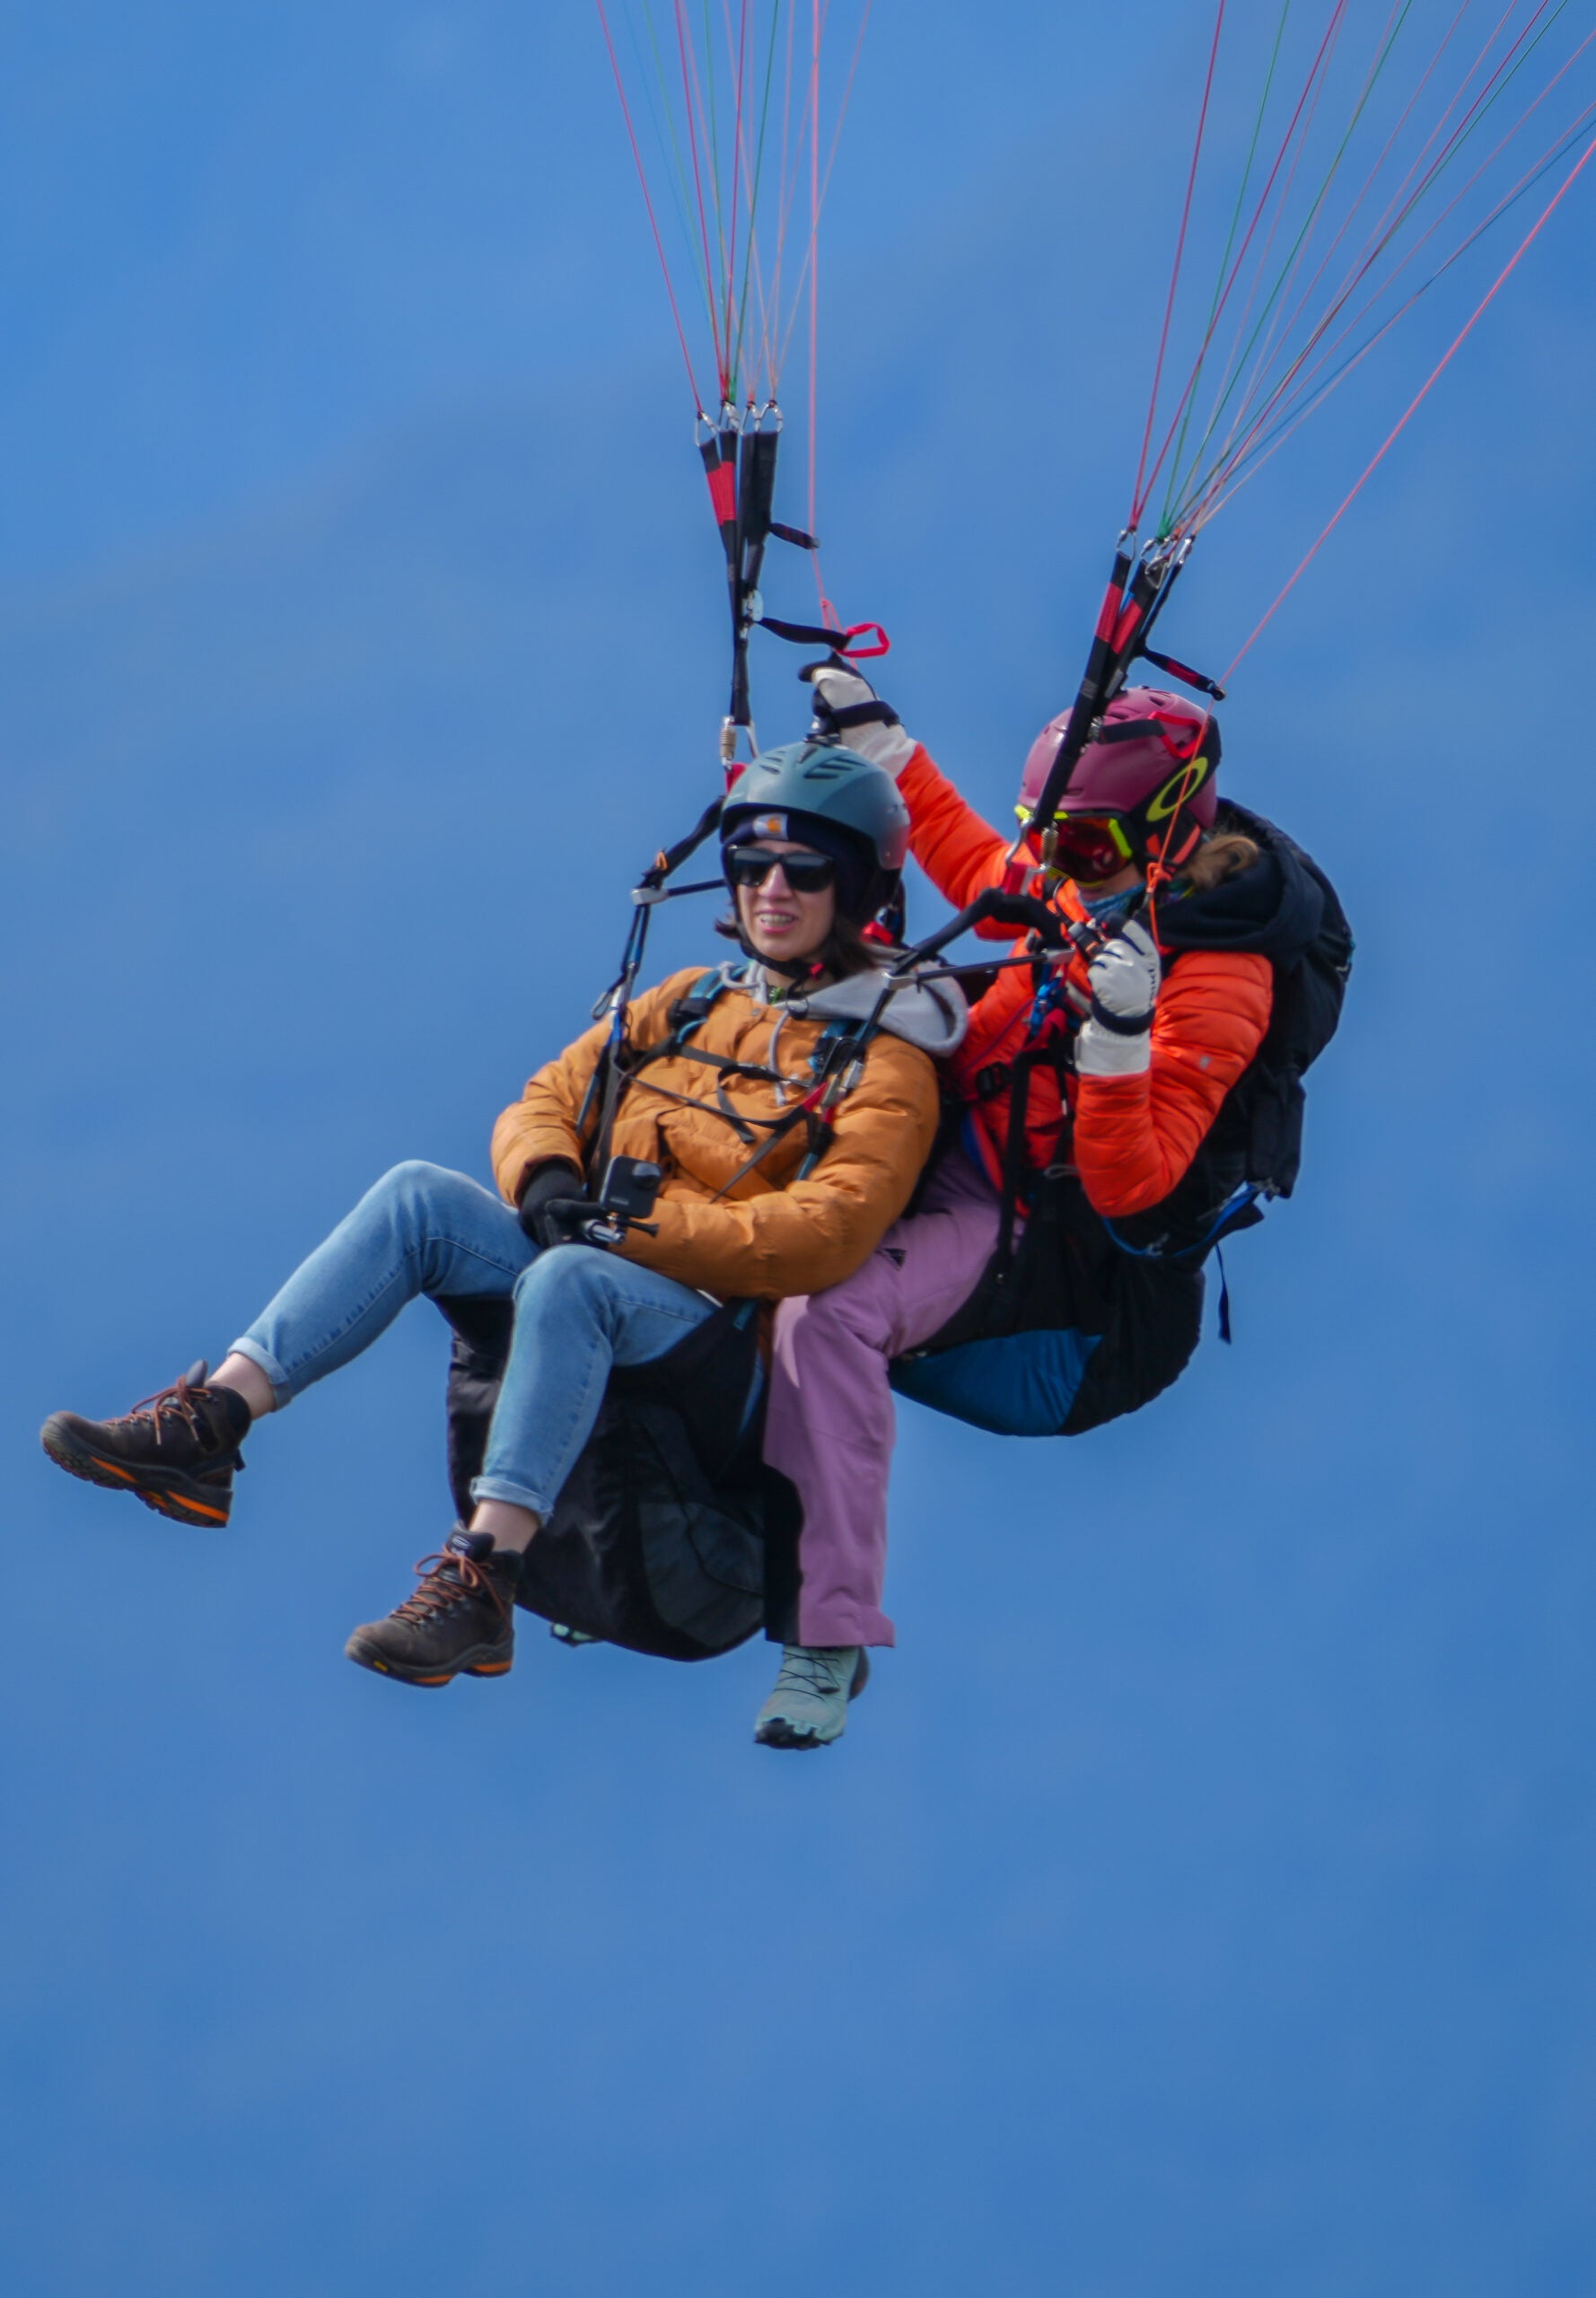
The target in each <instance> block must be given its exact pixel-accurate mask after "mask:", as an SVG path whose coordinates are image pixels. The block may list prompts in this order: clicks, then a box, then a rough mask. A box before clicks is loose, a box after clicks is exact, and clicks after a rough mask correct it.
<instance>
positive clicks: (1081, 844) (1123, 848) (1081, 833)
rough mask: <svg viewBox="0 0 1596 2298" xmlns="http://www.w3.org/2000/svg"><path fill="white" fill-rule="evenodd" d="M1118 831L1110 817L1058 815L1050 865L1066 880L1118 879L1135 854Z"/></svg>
mask: <svg viewBox="0 0 1596 2298" xmlns="http://www.w3.org/2000/svg"><path fill="white" fill-rule="evenodd" d="M1117 828H1118V820H1117V818H1116V817H1115V816H1114V815H1112V814H1102V815H1092V814H1074V815H1069V816H1064V815H1060V817H1059V819H1058V820H1057V822H1056V823H1055V824H1054V829H1055V832H1056V835H1055V838H1054V845H1053V864H1054V867H1055V869H1058V870H1062V871H1063V872H1064V873H1065V876H1066V877H1070V878H1085V879H1087V880H1088V881H1091V882H1092V883H1095V882H1096V881H1098V880H1099V879H1101V878H1115V877H1118V874H1119V873H1120V871H1121V870H1123V869H1124V867H1125V865H1126V864H1127V862H1128V861H1129V860H1130V859H1131V856H1132V855H1133V853H1134V851H1135V849H1134V847H1133V846H1131V842H1130V840H1129V838H1127V837H1126V835H1125V833H1124V831H1123V830H1120V832H1119V835H1118V838H1116V836H1115V835H1114V832H1115V829H1117Z"/></svg>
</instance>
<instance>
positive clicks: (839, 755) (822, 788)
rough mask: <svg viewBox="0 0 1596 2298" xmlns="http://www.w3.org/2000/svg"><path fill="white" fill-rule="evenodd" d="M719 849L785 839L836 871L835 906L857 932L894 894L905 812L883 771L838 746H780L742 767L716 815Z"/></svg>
mask: <svg viewBox="0 0 1596 2298" xmlns="http://www.w3.org/2000/svg"><path fill="white" fill-rule="evenodd" d="M720 828H721V845H722V846H723V847H725V846H738V845H742V844H744V843H746V842H747V841H749V840H750V839H755V838H791V839H793V840H794V843H795V844H799V845H803V846H813V847H814V848H815V850H816V851H817V853H820V854H829V855H831V856H832V858H833V860H835V861H836V862H837V864H838V870H837V906H838V908H840V909H841V911H842V913H843V915H844V916H845V917H851V918H853V920H854V921H855V924H856V925H864V923H865V921H866V920H867V919H869V918H871V917H874V915H875V913H876V911H877V910H878V909H880V908H881V905H882V904H883V902H885V901H888V900H890V898H891V896H892V895H893V893H895V892H896V890H897V883H898V873H899V871H900V870H901V869H902V867H903V865H904V863H905V862H906V861H907V859H908V833H909V820H908V807H907V806H906V805H905V804H904V803H903V799H902V796H901V794H899V788H898V785H897V783H896V782H894V781H893V779H892V777H891V776H890V774H889V773H888V772H887V770H886V768H885V767H881V766H874V765H873V764H872V763H871V761H870V759H867V758H861V757H860V756H859V753H858V752H857V750H844V749H843V747H842V745H841V744H840V743H838V742H828V741H806V742H784V743H783V744H782V745H781V747H780V749H779V750H765V751H763V752H762V753H761V754H760V756H759V757H758V758H757V759H755V760H754V761H753V763H752V765H751V766H745V767H743V769H742V772H741V774H740V775H739V776H738V777H737V779H736V781H735V782H734V783H733V784H732V787H731V789H730V790H729V791H728V792H727V794H726V802H725V803H724V805H723V807H722V809H721V825H720Z"/></svg>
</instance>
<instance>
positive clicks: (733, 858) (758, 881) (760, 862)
mask: <svg viewBox="0 0 1596 2298" xmlns="http://www.w3.org/2000/svg"><path fill="white" fill-rule="evenodd" d="M725 864H726V876H727V878H728V879H729V880H730V881H731V882H732V885H734V886H749V887H753V886H762V885H763V884H764V883H765V881H766V880H767V878H768V877H769V875H770V873H771V872H772V871H773V870H774V869H776V866H777V865H778V864H779V865H780V868H781V873H782V875H783V877H784V878H785V880H786V881H787V883H788V885H789V886H790V887H791V888H792V890H793V891H794V893H795V894H823V893H824V892H825V890H826V889H827V887H828V886H834V885H835V884H836V883H837V864H836V863H835V862H834V861H833V860H832V859H831V856H830V855H829V854H772V853H771V852H770V851H769V849H768V847H767V846H727V848H726V853H725Z"/></svg>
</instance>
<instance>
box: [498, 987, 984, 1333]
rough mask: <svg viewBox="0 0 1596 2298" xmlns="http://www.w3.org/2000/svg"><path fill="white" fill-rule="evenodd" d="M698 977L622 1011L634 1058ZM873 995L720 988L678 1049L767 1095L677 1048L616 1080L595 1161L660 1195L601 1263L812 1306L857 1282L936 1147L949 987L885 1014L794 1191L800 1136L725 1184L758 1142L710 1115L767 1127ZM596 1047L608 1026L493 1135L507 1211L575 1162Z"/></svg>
mask: <svg viewBox="0 0 1596 2298" xmlns="http://www.w3.org/2000/svg"><path fill="white" fill-rule="evenodd" d="M701 978H702V976H701V974H700V973H699V972H698V971H697V969H690V970H688V971H687V972H685V973H679V974H673V975H672V976H671V978H670V979H669V980H667V981H662V982H661V983H660V984H659V986H658V987H657V988H654V989H651V990H649V991H647V992H646V993H645V996H641V997H639V998H638V999H636V1002H635V1003H634V1004H633V1005H632V1008H631V1012H630V1015H629V1035H630V1040H631V1043H632V1045H633V1047H634V1048H637V1049H639V1050H641V1049H644V1048H648V1047H650V1046H656V1045H659V1044H661V1043H662V1041H663V1040H664V1039H667V1038H668V1037H669V1036H670V1035H671V1027H672V1024H671V1018H670V1016H671V1007H672V1005H673V1004H675V1003H676V1001H677V999H678V998H680V997H684V996H687V995H688V992H689V991H690V990H693V989H694V988H695V987H697V983H698V982H699V980H700V979H701ZM879 986H880V985H879V978H878V977H876V976H874V975H873V974H862V975H861V974H855V975H854V976H852V977H850V978H848V979H847V980H845V981H841V982H837V983H835V984H833V985H831V986H830V987H828V988H825V989H822V990H819V991H817V992H815V993H813V994H812V995H811V996H808V997H807V998H804V997H799V996H793V995H790V994H789V995H788V996H785V999H784V1000H783V1001H782V1002H779V1003H774V1002H772V1000H771V998H770V996H769V984H768V983H767V978H766V976H765V974H764V972H763V970H762V969H761V968H759V967H758V966H750V967H749V968H747V969H745V970H744V971H743V972H741V974H739V975H735V976H731V975H729V978H728V986H727V987H725V988H724V989H723V991H722V992H721V994H720V996H718V997H716V999H715V1003H714V1004H713V1005H712V1006H711V1007H710V1009H709V1013H708V1014H707V1016H706V1019H705V1021H704V1022H702V1023H701V1024H700V1026H699V1027H698V1029H697V1030H696V1031H694V1033H693V1036H692V1038H691V1040H690V1045H691V1046H692V1047H696V1048H698V1049H699V1050H700V1051H701V1052H704V1053H712V1054H719V1055H723V1056H725V1057H729V1058H731V1059H732V1060H734V1061H741V1062H747V1063H749V1064H750V1065H752V1066H756V1067H759V1068H769V1069H775V1070H778V1071H779V1072H780V1074H781V1077H782V1079H783V1081H784V1082H783V1083H782V1085H781V1086H780V1087H777V1086H776V1084H774V1083H771V1082H770V1081H769V1080H767V1079H765V1078H761V1077H738V1076H729V1077H728V1076H723V1075H722V1074H720V1073H718V1072H717V1071H715V1069H714V1068H711V1067H709V1066H706V1064H705V1063H703V1062H702V1061H697V1060H695V1059H693V1058H692V1057H691V1053H690V1051H688V1050H686V1049H684V1050H681V1051H679V1052H676V1053H671V1054H667V1055H664V1056H662V1057H661V1058H660V1059H658V1060H657V1061H653V1062H651V1063H650V1064H649V1065H648V1066H646V1067H645V1068H644V1069H643V1070H642V1071H641V1072H640V1074H638V1075H637V1076H636V1077H635V1078H634V1079H633V1080H632V1082H631V1083H629V1085H628V1086H627V1090H626V1092H625V1094H624V1096H623V1098H622V1100H621V1103H620V1107H619V1110H618V1115H617V1118H616V1124H615V1130H614V1134H613V1136H612V1140H611V1144H610V1146H611V1149H612V1151H613V1152H614V1153H615V1154H617V1155H619V1156H627V1157H642V1158H646V1159H648V1160H650V1161H651V1162H653V1163H656V1164H658V1165H659V1166H660V1167H661V1168H662V1171H663V1174H664V1180H663V1182H662V1187H661V1189H660V1197H659V1205H658V1208H657V1210H656V1212H655V1214H654V1215H653V1218H654V1219H655V1221H656V1222H657V1223H658V1226H659V1233H658V1235H657V1236H654V1237H648V1236H644V1235H641V1234H639V1233H638V1232H636V1231H634V1232H632V1233H630V1234H629V1235H628V1236H627V1239H626V1240H625V1241H624V1243H622V1244H621V1245H619V1246H618V1247H617V1248H616V1249H615V1250H618V1251H619V1252H621V1253H623V1254H624V1255H625V1256H626V1258H627V1259H628V1260H635V1261H638V1262H641V1263H642V1264H643V1266H644V1267H646V1268H653V1269H657V1270H658V1271H659V1272H660V1274H661V1275H662V1276H673V1277H675V1278H676V1279H677V1280H678V1282H679V1283H680V1284H683V1285H692V1286H693V1287H694V1288H695V1289H697V1290H699V1291H703V1292H706V1293H713V1294H715V1295H716V1296H717V1297H720V1298H725V1299H732V1298H735V1299H741V1300H756V1299H757V1300H779V1299H782V1298H783V1297H785V1295H787V1294H802V1293H819V1292H820V1291H822V1290H824V1288H825V1287H826V1286H828V1285H840V1284H841V1283H842V1281H843V1279H844V1278H845V1277H847V1276H852V1275H853V1273H854V1271H855V1269H856V1268H859V1267H863V1265H864V1262H865V1261H866V1260H867V1259H869V1257H870V1255H871V1254H872V1253H873V1251H874V1250H875V1248H876V1246H877V1245H878V1244H879V1243H880V1242H881V1238H882V1236H883V1235H884V1234H885V1232H887V1230H888V1229H889V1228H890V1226H891V1224H892V1223H893V1222H894V1221H896V1220H897V1218H898V1216H899V1214H900V1213H901V1212H902V1211H903V1209H904V1207H905V1206H907V1204H908V1200H909V1197H910V1195H911V1194H912V1192H913V1189H914V1187H915V1183H916V1180H918V1179H919V1175H920V1169H921V1167H922V1166H923V1165H924V1163H925V1159H926V1157H927V1156H928V1155H929V1153H930V1151H931V1145H932V1143H933V1140H934V1137H935V1134H936V1127H937V1114H938V1093H937V1083H936V1075H935V1072H934V1069H933V1066H932V1055H933V1054H938V1055H942V1054H946V1053H950V1052H951V1051H952V1050H953V1049H954V1048H955V1047H956V1046H957V1045H958V1043H959V1041H960V1038H961V1037H962V1035H963V1031H964V1022H965V1014H964V1007H963V1003H962V1000H961V999H960V997H959V996H958V993H957V991H955V990H953V989H952V987H951V985H950V984H940V983H939V984H938V985H937V986H936V987H935V988H930V987H918V986H915V987H910V988H908V990H906V991H905V992H904V993H903V994H902V995H900V996H896V997H894V998H893V1000H892V1002H891V1004H890V1007H889V1008H888V1019H887V1022H886V1023H885V1026H884V1027H883V1030H882V1031H881V1033H879V1034H878V1035H877V1036H875V1037H874V1038H873V1039H872V1040H871V1042H870V1045H869V1046H868V1048H867V1049H866V1051H865V1054H864V1063H863V1068H862V1073H861V1074H860V1075H859V1078H858V1080H857V1083H855V1085H854V1086H853V1088H852V1090H851V1091H850V1092H847V1093H846V1094H845V1096H844V1097H843V1099H842V1100H841V1101H838V1102H837V1104H836V1107H835V1109H834V1111H833V1114H832V1121H831V1124H830V1126H829V1139H828V1142H827V1145H826V1148H825V1151H824V1153H823V1154H822V1155H821V1157H820V1162H819V1163H818V1165H817V1166H816V1167H815V1170H814V1171H813V1172H812V1173H811V1175H810V1176H809V1178H808V1179H807V1180H798V1179H797V1173H798V1168H799V1166H800V1165H801V1164H802V1162H803V1160H804V1157H805V1156H806V1154H807V1153H808V1150H809V1137H808V1128H807V1127H806V1126H804V1125H802V1124H799V1125H796V1126H794V1127H792V1128H791V1129H790V1130H789V1131H788V1132H787V1133H786V1134H785V1135H784V1136H782V1138H781V1139H780V1140H778V1141H777V1142H776V1145H775V1146H774V1148H772V1149H771V1150H770V1152H769V1153H768V1154H767V1156H766V1157H764V1158H763V1159H762V1160H761V1162H759V1164H758V1165H756V1166H755V1168H754V1170H753V1171H751V1172H750V1173H748V1174H745V1175H744V1176H743V1178H742V1179H741V1180H734V1179H733V1176H734V1175H735V1174H736V1173H737V1171H738V1169H739V1167H740V1166H741V1165H742V1164H743V1163H744V1162H745V1161H746V1160H747V1159H748V1158H749V1156H750V1154H751V1153H752V1152H753V1150H754V1148H756V1147H758V1146H759V1145H761V1144H762V1143H763V1142H764V1141H765V1139H766V1138H767V1136H766V1134H765V1133H764V1132H763V1131H762V1130H761V1129H760V1128H759V1127H758V1125H755V1126H754V1127H753V1128H752V1133H751V1137H748V1138H740V1136H739V1134H738V1132H737V1130H736V1129H735V1127H733V1126H732V1124H731V1123H729V1122H728V1121H727V1118H725V1117H723V1116H722V1115H720V1114H719V1113H718V1111H717V1109H716V1106H715V1105H716V1103H717V1101H718V1102H719V1103H721V1104H722V1106H723V1107H725V1108H726V1109H728V1110H730V1111H731V1112H732V1113H733V1114H734V1115H736V1116H738V1117H740V1118H753V1119H758V1118H777V1117H780V1116H781V1115H782V1114H783V1113H784V1111H785V1110H789V1109H791V1108H792V1107H793V1105H794V1102H796V1101H801V1100H802V1097H803V1096H804V1094H805V1093H807V1092H810V1091H811V1087H812V1086H813V1084H814V1082H815V1081H814V1073H813V1070H812V1069H811V1063H810V1056H811V1054H812V1053H813V1052H814V1050H815V1048H816V1047H817V1046H818V1045H819V1043H820V1038H821V1036H822V1034H823V1032H824V1031H825V1030H826V1028H827V1026H828V1024H829V1022H833V1021H837V1020H857V1019H862V1018H863V1017H864V1015H865V1014H867V1013H869V1012H870V1011H871V1010H872V1008H873V1004H874V1003H875V997H876V994H877V991H878V989H879ZM608 1035H609V1024H608V1022H599V1023H597V1024H595V1026H594V1027H593V1028H592V1029H591V1030H589V1031H585V1032H584V1034H583V1036H582V1037H580V1038H578V1039H577V1040H576V1042H575V1044H574V1045H573V1046H571V1047H570V1048H567V1050H566V1052H565V1053H563V1054H561V1055H560V1056H559V1057H558V1059H557V1060H555V1061H551V1062H549V1063H548V1064H547V1065H546V1066H545V1067H543V1068H541V1069H539V1072H538V1074H537V1075H536V1076H535V1077H533V1078H532V1079H531V1081H530V1083H528V1085H527V1089H526V1091H525V1092H524V1093H523V1094H522V1098H521V1099H520V1101H516V1102H514V1103H513V1104H512V1106H511V1107H510V1108H509V1109H507V1110H505V1111H504V1115H503V1116H502V1117H501V1118H499V1121H498V1123H497V1125H496V1126H495V1127H494V1135H493V1167H494V1172H495V1177H496V1178H497V1180H498V1185H499V1188H500V1189H501V1190H502V1191H503V1193H504V1197H506V1198H507V1199H508V1200H509V1201H510V1203H512V1204H514V1203H515V1202H516V1201H517V1199H518V1198H519V1197H520V1195H521V1192H522V1189H523V1188H524V1187H525V1186H526V1181H527V1179H528V1175H529V1172H530V1171H531V1169H532V1168H534V1167H536V1166H537V1165H539V1164H541V1163H542V1162H544V1161H545V1160H547V1159H548V1158H551V1157H563V1158H566V1159H568V1160H569V1161H570V1162H572V1163H574V1164H577V1165H581V1164H582V1162H583V1152H584V1150H585V1149H586V1148H587V1147H588V1146H589V1145H591V1136H592V1119H591V1118H590V1121H589V1124H588V1127H587V1128H586V1136H585V1137H584V1136H579V1134H578V1120H579V1118H580V1117H581V1114H582V1110H583V1102H584V1101H585V1099H586V1096H587V1091H588V1086H589V1084H590V1083H591V1081H592V1076H593V1073H594V1070H595V1069H596V1067H597V1066H598V1063H599V1059H600V1056H601V1053H602V1050H603V1048H604V1045H605V1042H606V1039H607V1038H608ZM702 1103H708V1104H709V1106H708V1107H707V1108H705V1107H702V1106H693V1104H702ZM722 1190H724V1191H725V1194H724V1196H722V1195H721V1194H720V1192H721V1191H722Z"/></svg>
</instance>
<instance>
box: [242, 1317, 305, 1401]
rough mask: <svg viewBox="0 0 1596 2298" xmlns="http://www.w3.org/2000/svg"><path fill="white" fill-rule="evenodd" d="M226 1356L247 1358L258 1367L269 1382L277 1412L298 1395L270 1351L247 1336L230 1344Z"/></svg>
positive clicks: (297, 1391)
mask: <svg viewBox="0 0 1596 2298" xmlns="http://www.w3.org/2000/svg"><path fill="white" fill-rule="evenodd" d="M227 1354H228V1355H229V1356H247V1357H248V1358H249V1360H250V1364H255V1365H258V1366H259V1369H260V1370H261V1372H263V1373H265V1374H266V1377H267V1380H268V1381H270V1382H271V1391H272V1402H273V1403H274V1404H275V1405H276V1408H277V1410H278V1411H279V1412H283V1411H285V1410H286V1409H287V1408H288V1406H289V1405H291V1404H292V1403H293V1402H294V1398H295V1397H296V1396H297V1395H298V1394H299V1390H297V1389H296V1388H295V1387H294V1384H293V1382H292V1381H290V1380H289V1378H288V1375H287V1373H285V1372H284V1370H283V1368H282V1366H281V1365H280V1364H278V1362H277V1360H276V1357H275V1356H274V1355H272V1353H271V1351H270V1349H269V1348H262V1346H260V1343H259V1341H258V1340H251V1339H250V1338H249V1336H248V1335H247V1334H246V1335H245V1337H244V1338H243V1339H242V1340H235V1341H232V1342H230V1343H229V1345H228V1350H227Z"/></svg>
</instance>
